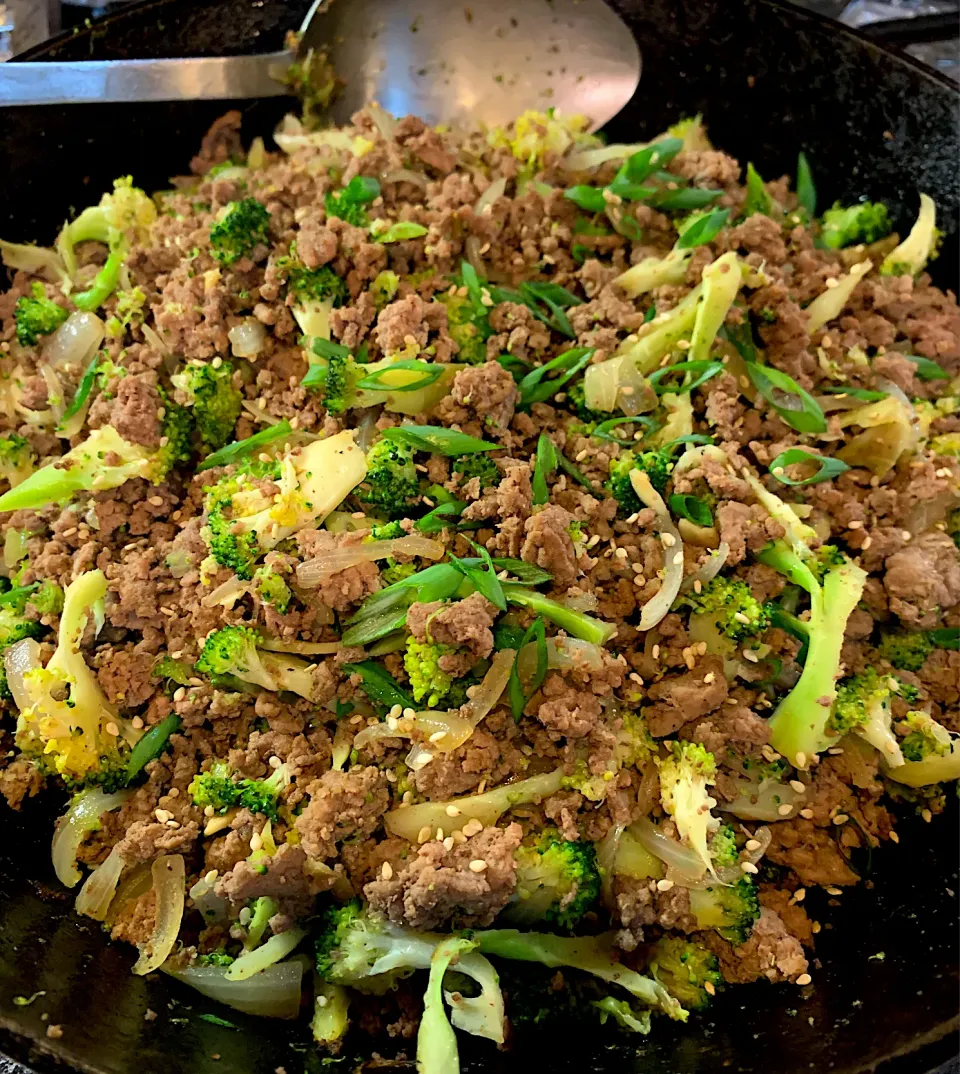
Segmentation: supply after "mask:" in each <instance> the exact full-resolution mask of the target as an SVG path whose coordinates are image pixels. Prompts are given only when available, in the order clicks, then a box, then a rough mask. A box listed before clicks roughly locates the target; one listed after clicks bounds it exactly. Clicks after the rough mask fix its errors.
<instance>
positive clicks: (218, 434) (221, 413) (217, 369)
mask: <svg viewBox="0 0 960 1074" xmlns="http://www.w3.org/2000/svg"><path fill="white" fill-rule="evenodd" d="M217 362H220V360H219V359H215V361H214V362H199V361H195V362H190V363H189V364H188V365H187V366H186V368H185V369H183V370H182V371H181V372H180V373H175V374H174V375H173V376H172V377H171V378H170V379H171V381H172V382H173V385H174V387H176V388H179V389H180V391H182V392H183V393H184V395H185V396H186V397H187V404H186V405H187V407H189V409H190V411H191V413H192V415H193V419H194V423H195V427H196V431H197V435H198V437H199V440H200V446H201V448H202V450H203V451H204V452H205V453H210V452H213V451H218V450H219V449H220V448H222V447H223V445H224V444H226V443H227V441H229V440H230V439H231V438H232V436H233V428H234V426H235V425H236V424H237V418H238V417H239V416H240V411H241V410H242V409H243V396H242V395H241V394H240V391H239V389H237V388H235V387H234V385H233V366H232V365H231V364H230V363H229V362H220V364H217Z"/></svg>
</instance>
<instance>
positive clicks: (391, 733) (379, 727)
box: [334, 719, 415, 754]
mask: <svg viewBox="0 0 960 1074" xmlns="http://www.w3.org/2000/svg"><path fill="white" fill-rule="evenodd" d="M414 726H415V724H414V721H413V720H409V719H405V720H403V721H402V727H401V724H400V722H398V723H397V726H396V727H391V725H390V724H388V723H386V722H384V723H371V724H367V726H366V727H364V728H362V729H361V730H360V731H358V732H357V734H356V736H355V738H354V739H353V748H354V749H356V750H362V749H363V748H364V746H369V745H370V743H371V742H378V741H379V740H380V739H384V738H411V737H412V736H413V728H414ZM334 745H336V740H334ZM345 748H346V750H347V753H348V754H349V752H350V741H349V739H347V740H346V742H345Z"/></svg>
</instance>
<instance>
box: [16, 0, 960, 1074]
mask: <svg viewBox="0 0 960 1074" xmlns="http://www.w3.org/2000/svg"><path fill="white" fill-rule="evenodd" d="M341 2H343V0H341ZM306 6H307V4H306V0H290V2H287V3H285V2H284V0H151V2H150V3H147V4H144V5H141V6H139V7H138V8H137V9H136V10H133V11H130V10H128V11H126V12H123V13H121V14H119V15H117V16H114V17H113V18H111V19H109V20H106V21H105V22H103V23H99V24H97V25H95V26H94V27H93V28H92V29H90V30H88V31H84V32H83V33H80V34H78V35H74V36H71V37H68V38H63V39H60V40H59V41H58V42H55V43H53V44H52V45H47V46H43V47H42V48H41V49H39V50H35V52H34V54H33V57H34V58H41V57H50V58H54V57H56V58H82V57H85V56H93V57H96V58H108V57H122V56H148V55H149V56H175V55H185V54H191V55H200V54H224V53H229V52H239V51H244V50H247V49H249V48H250V47H256V48H262V49H270V48H275V47H277V46H278V45H279V43H280V40H281V38H282V34H283V31H284V30H285V29H287V28H289V27H292V26H294V25H296V24H297V23H298V22H299V19H300V18H301V16H302V14H303V11H304V10H305V8H306ZM614 6H615V7H616V8H617V9H618V10H619V11H620V12H621V13H622V14H623V15H624V16H625V17H626V18H627V20H628V21H629V22H630V24H631V25H632V26H633V28H634V30H635V32H636V34H637V37H638V39H639V41H640V44H641V48H642V50H643V53H644V76H643V80H642V82H641V86H640V90H639V91H638V94H637V96H636V98H635V99H634V101H633V102H632V103H631V105H630V106H629V108H628V109H627V110H626V111H625V112H624V113H623V114H622V115H621V116H620V117H619V118H618V119H617V120H616V121H615V123H614V124H613V126H612V130H611V134H612V136H613V137H615V138H621V139H628V138H629V139H637V138H641V137H644V136H652V135H654V134H656V133H658V132H659V131H660V130H662V129H663V128H664V127H665V126H666V125H667V124H668V123H669V122H672V121H674V120H675V119H676V118H678V116H680V115H682V114H690V113H693V112H696V111H702V112H703V113H704V115H705V116H706V118H707V121H708V123H709V126H710V129H711V133H712V135H713V138H714V141H715V142H716V144H718V145H720V146H722V147H724V148H725V149H728V150H729V151H730V152H731V153H733V154H734V155H736V156H737V157H738V159H740V160H741V161H746V160H747V159H751V160H753V161H754V162H755V163H756V164H757V166H758V168H759V169H760V171H761V173H762V174H764V175H768V176H774V175H776V174H779V173H780V172H782V171H792V169H793V166H794V163H795V159H796V152H797V150H798V149H800V148H803V149H805V150H806V152H807V154H808V156H809V157H810V159H811V161H812V163H813V166H814V171H815V176H816V177H817V179H818V185H819V187H820V196H821V204H829V203H830V202H831V201H832V200H833V199H834V198H843V199H845V200H852V199H855V198H856V197H858V196H861V195H867V194H869V195H870V196H871V197H875V198H882V199H883V200H885V201H887V202H888V203H889V204H890V206H891V209H892V210H893V213H894V216H895V218H896V220H897V223H898V225H900V226H901V227H902V226H903V225H904V224H909V222H910V221H911V219H912V217H913V214H914V213H915V205H916V193H917V190H918V189H922V190H925V191H926V192H928V193H930V194H931V195H932V196H933V197H934V198H935V199H936V201H937V203H938V206H939V207H940V209H941V213H942V216H943V221H944V224H945V225H946V230H947V236H948V238H947V245H946V249H945V250H944V253H943V255H942V256H941V258H940V261H939V262H938V263H937V266H936V269H937V274H938V279H937V282H938V283H940V284H941V285H942V286H949V287H956V284H957V280H956V275H957V260H958V258H957V217H958V205H960V198H958V191H957V186H956V183H955V180H954V174H955V167H956V161H957V159H958V157H960V145H958V136H957V122H956V119H957V93H956V90H955V89H953V88H952V87H951V86H950V85H949V84H948V83H947V82H946V81H944V80H941V79H939V78H938V77H937V76H935V75H932V74H931V73H929V72H926V71H925V70H924V69H922V68H920V67H919V66H917V65H915V64H913V63H912V62H910V61H908V60H906V59H903V58H900V57H897V56H894V55H892V54H891V53H888V52H886V51H884V50H883V49H881V48H879V47H878V46H875V45H872V44H869V43H865V42H864V41H863V40H861V39H860V38H858V37H857V36H856V35H854V34H852V33H850V32H848V31H844V30H838V29H837V28H835V27H833V26H830V25H828V24H826V23H823V22H821V21H820V20H818V19H816V18H814V17H812V16H809V15H806V14H804V13H801V12H798V11H795V10H793V9H789V8H782V7H780V6H778V5H776V4H774V3H772V2H770V0H750V2H747V3H741V4H737V5H730V4H729V3H724V2H722V0H683V2H679V3H671V2H670V0H616V2H615V3H614ZM226 107H227V105H226V104H224V103H215V102H206V103H201V104H196V105H182V104H181V105H164V104H161V105H104V106H99V107H96V108H94V107H89V106H83V107H77V108H51V109H44V110H43V111H42V112H41V111H39V110H34V109H0V161H2V162H3V169H4V182H3V184H2V187H0V234H2V235H3V236H4V237H5V238H9V239H11V240H15V241H24V240H34V239H39V240H42V241H49V239H50V238H51V236H52V235H53V233H54V232H55V230H56V229H57V227H58V226H59V224H60V223H61V222H62V220H63V219H64V218H65V217H66V215H67V213H68V211H69V209H70V208H71V207H77V208H79V207H83V206H84V205H86V204H89V203H90V202H92V201H94V200H95V199H96V198H97V197H98V196H99V194H100V192H101V191H102V190H103V189H105V188H107V187H108V186H109V184H110V182H111V180H112V179H113V178H115V176H116V175H117V174H125V173H127V172H132V173H133V175H134V176H135V178H136V180H137V182H138V183H139V184H141V185H143V186H146V187H147V188H151V187H160V186H163V185H164V184H165V182H166V179H167V177H168V176H169V175H171V174H173V173H175V172H178V171H180V170H182V169H183V168H184V167H185V165H186V163H187V161H188V160H189V157H190V155H191V154H192V153H193V152H194V151H195V147H196V146H197V145H198V143H199V139H200V137H201V135H202V133H203V131H204V130H205V129H206V127H207V126H208V125H209V123H210V122H211V121H212V120H213V119H214V118H215V117H216V116H217V115H219V114H220V113H221V112H222V111H223V110H224V109H225V108H226ZM241 108H242V110H243V112H244V114H245V131H246V134H247V137H248V138H249V137H252V136H253V134H254V133H265V132H266V131H268V130H270V129H271V126H272V124H273V122H274V121H275V120H276V118H278V117H279V115H280V114H281V113H282V111H283V110H284V102H282V101H269V102H253V103H251V102H246V103H244V104H242V105H241ZM891 135H892V137H891ZM952 805H953V808H952V809H951V811H950V816H949V817H945V818H941V819H940V820H939V822H938V823H936V824H935V825H934V826H933V827H928V826H926V825H924V824H923V823H921V822H920V821H918V820H911V821H908V822H906V823H904V824H903V825H902V827H901V829H900V831H901V839H902V842H901V844H900V845H899V846H892V845H890V846H887V847H885V848H884V849H883V851H882V852H881V853H879V854H877V855H876V856H875V858H874V861H873V863H872V864H873V870H872V871H871V872H870V880H871V883H872V884H873V888H872V890H868V888H867V886H866V885H861V886H860V887H859V888H858V889H857V890H856V891H853V892H851V893H849V894H847V895H844V896H843V897H842V899H840V900H839V902H840V904H841V905H839V906H837V907H835V908H832V909H828V907H827V906H826V904H825V897H824V896H823V895H822V894H818V895H816V896H814V895H811V897H810V902H811V910H812V916H814V917H816V918H818V919H820V920H827V919H829V921H830V923H831V924H832V926H833V927H832V928H830V927H827V928H825V931H824V932H823V933H822V934H821V943H820V946H819V948H818V952H817V955H818V957H819V958H820V959H821V960H822V962H823V965H824V968H823V969H822V970H819V969H816V970H815V988H814V990H813V991H812V992H811V994H810V995H804V994H803V993H802V992H801V990H793V989H790V988H789V987H780V988H777V989H773V988H766V987H763V986H760V985H755V986H752V987H750V988H736V989H731V990H728V992H727V993H726V994H725V995H723V996H721V997H720V999H719V1000H718V1002H717V1003H716V1004H715V1005H714V1006H713V1008H712V1009H711V1012H710V1016H709V1017H708V1018H707V1019H706V1020H705V1021H700V1022H697V1023H695V1024H694V1025H692V1026H691V1027H690V1028H689V1029H682V1030H677V1029H675V1027H673V1026H672V1025H669V1024H663V1023H661V1024H658V1025H657V1027H656V1032H655V1033H654V1034H653V1035H652V1037H651V1038H650V1039H649V1040H648V1041H647V1042H645V1043H644V1044H643V1046H642V1047H641V1048H640V1050H639V1052H637V1051H636V1049H635V1048H633V1047H630V1048H629V1049H627V1048H623V1047H618V1048H608V1047H605V1046H601V1045H600V1044H599V1043H598V1040H599V1038H592V1037H590V1038H585V1037H584V1036H583V1035H580V1036H571V1037H563V1038H562V1039H561V1038H559V1037H557V1036H556V1035H555V1034H546V1033H544V1034H543V1035H541V1036H539V1037H537V1036H531V1037H529V1038H525V1039H523V1040H521V1041H520V1042H518V1045H517V1047H516V1049H515V1050H514V1051H513V1052H512V1053H510V1054H506V1055H502V1054H498V1053H496V1052H495V1051H494V1050H493V1049H492V1048H490V1049H487V1048H476V1049H471V1048H470V1047H469V1044H470V1042H467V1041H464V1042H463V1048H462V1054H463V1058H464V1068H465V1070H476V1071H479V1070H481V1069H482V1070H484V1071H486V1072H489V1074H498V1072H503V1074H510V1072H512V1071H516V1070H525V1069H529V1068H531V1067H537V1066H540V1065H541V1064H542V1065H545V1066H549V1067H550V1068H552V1069H553V1070H555V1071H558V1072H564V1071H570V1072H571V1074H573V1072H574V1071H576V1072H579V1074H584V1072H586V1071H594V1072H596V1074H612V1072H613V1071H618V1072H620V1071H624V1072H628V1071H631V1070H637V1071H639V1070H643V1071H645V1072H649V1074H668V1072H669V1074H687V1072H692V1071H697V1072H699V1074H720V1072H721V1071H730V1072H738V1074H755V1072H756V1074H759V1072H760V1071H764V1072H777V1074H800V1072H801V1071H816V1072H827V1071H836V1072H838V1074H853V1072H855V1071H861V1070H870V1069H873V1068H874V1067H875V1065H876V1064H877V1063H878V1062H881V1061H883V1060H887V1059H890V1057H894V1056H898V1055H901V1054H902V1053H906V1052H909V1051H911V1050H914V1049H919V1050H916V1051H914V1052H913V1054H912V1055H909V1056H905V1057H904V1058H901V1059H899V1060H896V1059H894V1060H892V1061H891V1062H889V1063H884V1064H883V1066H882V1069H883V1071H884V1072H885V1074H907V1072H910V1074H913V1072H917V1074H919V1072H922V1071H927V1070H929V1069H930V1068H932V1067H934V1066H936V1065H937V1064H938V1063H939V1062H941V1061H943V1060H944V1059H946V1058H947V1057H948V1056H950V1055H951V1054H954V1053H955V1051H956V1038H955V1033H956V1023H957V1019H956V1009H957V1002H956V999H957V979H956V950H957V946H958V922H957V913H956V895H955V892H956V890H957V864H958V863H957V840H956V815H957V810H956V803H955V802H954V803H952ZM51 820H52V816H51V814H49V813H48V812H47V811H46V809H45V808H44V807H39V808H37V807H34V808H32V809H29V810H28V811H26V812H25V813H24V815H23V817H22V818H13V817H12V816H11V815H9V814H7V823H6V825H5V835H6V839H5V840H4V842H3V845H2V848H0V906H2V910H0V913H2V918H0V922H2V923H0V1047H2V1048H3V1050H4V1051H6V1052H7V1053H8V1054H10V1055H13V1056H16V1057H17V1058H20V1059H27V1060H29V1062H31V1064H32V1065H33V1066H34V1067H35V1069H36V1070H38V1071H44V1072H45V1071H53V1070H61V1071H62V1070H64V1066H63V1065H61V1063H60V1062H58V1061H57V1059H56V1058H54V1057H53V1056H51V1055H49V1054H47V1048H48V1041H47V1040H46V1037H45V1027H46V1023H45V1022H43V1021H42V1020H41V1015H42V1014H43V1013H48V1014H49V1022H51V1023H63V1024H64V1026H65V1035H64V1037H63V1039H62V1040H60V1041H58V1042H57V1044H56V1048H55V1055H56V1056H57V1057H60V1058H61V1059H62V1060H65V1061H66V1063H67V1066H68V1068H69V1069H75V1070H85V1071H90V1072H91V1074H129V1072H131V1071H135V1070H138V1069H139V1070H143V1071H146V1072H150V1074H152V1072H154V1071H157V1072H159V1071H163V1072H164V1074H167V1072H169V1074H188V1072H189V1074H207V1072H210V1074H213V1072H220V1074H235V1072H243V1074H272V1072H273V1071H275V1070H276V1068H277V1067H280V1066H282V1067H284V1068H285V1069H286V1071H287V1072H288V1074H294V1072H299V1071H300V1070H301V1069H303V1068H304V1066H305V1065H306V1069H307V1070H308V1071H310V1070H316V1071H319V1070H321V1069H325V1068H322V1067H321V1066H320V1065H319V1063H318V1062H317V1061H316V1059H311V1058H310V1056H309V1053H307V1054H306V1055H305V1054H304V1052H303V1047H304V1045H305V1043H306V1040H305V1037H304V1036H303V1035H302V1034H301V1033H300V1031H299V1029H298V1030H292V1028H291V1027H289V1026H287V1025H285V1024H268V1023H265V1022H263V1021H260V1020H255V1019H245V1018H244V1017H243V1016H241V1015H230V1018H231V1020H232V1021H235V1022H236V1024H237V1025H238V1026H241V1027H242V1028H243V1030H244V1032H243V1033H242V1034H240V1033H237V1032H234V1031H232V1030H230V1029H226V1028H222V1027H219V1026H216V1025H212V1024H210V1023H207V1022H204V1021H202V1020H198V1019H197V1018H196V1014H197V1013H200V1012H203V1011H211V1012H214V1011H215V1012H217V1013H219V1014H220V1015H221V1016H222V1015H223V1014H224V1013H225V1012H224V1011H223V1009H222V1008H217V1007H215V1006H214V1005H212V1004H208V1003H206V1001H203V1000H201V999H200V998H199V997H194V995H193V994H192V993H188V992H187V991H185V990H182V989H180V988H178V987H175V986H172V985H170V984H168V983H167V982H166V981H165V980H159V981H156V982H150V981H142V980H140V979H138V978H134V977H132V976H130V974H129V967H130V965H131V964H132V955H131V953H130V951H129V949H127V948H123V947H119V946H112V945H109V944H107V943H106V942H105V941H104V938H103V936H102V934H101V933H100V931H99V930H98V929H97V928H96V927H95V926H94V925H93V923H88V922H83V921H80V920H78V919H76V918H75V917H74V916H73V914H72V911H71V902H72V898H67V897H66V896H65V895H64V893H63V892H62V890H60V889H59V888H58V887H57V885H56V883H55V882H54V880H53V877H52V873H51V870H50V865H49V855H48V849H47V848H48V846H49V838H50V832H51ZM857 864H858V866H859V868H860V869H861V871H864V872H865V871H866V870H867V868H868V865H867V863H866V862H865V861H863V860H860V861H858V863H857ZM834 901H837V900H834ZM879 952H883V953H884V957H883V958H882V959H879V958H873V959H871V958H870V956H871V955H877V954H878V953H879ZM37 990H45V991H46V993H47V994H46V995H45V996H43V997H41V998H40V999H38V1000H37V1001H36V1002H35V1003H34V1004H33V1005H31V1006H29V1007H17V1006H16V1005H14V1003H13V997H14V996H16V995H27V996H29V995H31V994H32V993H33V992H35V991H37ZM171 1004H173V1005H172V1006H171ZM148 1007H149V1008H151V1009H153V1010H154V1011H156V1012H158V1014H159V1018H158V1019H157V1020H156V1021H155V1022H152V1023H145V1022H144V1021H143V1013H144V1011H145V1010H146V1008H148ZM171 1018H174V1019H184V1021H176V1022H173V1023H171V1021H170V1019H171ZM603 1039H604V1040H607V1039H609V1038H608V1037H607V1036H606V1035H605V1036H604V1038H603ZM32 1041H40V1042H41V1045H40V1047H39V1048H38V1047H34V1045H33V1044H32V1043H31V1042H32ZM378 1047H379V1049H380V1051H381V1053H382V1054H386V1055H390V1054H393V1052H394V1051H395V1050H396V1046H395V1045H393V1046H391V1044H390V1042H378ZM213 1056H217V1058H216V1059H215V1058H213ZM343 1068H345V1069H352V1068H353V1067H352V1064H349V1063H345V1064H344V1067H343Z"/></svg>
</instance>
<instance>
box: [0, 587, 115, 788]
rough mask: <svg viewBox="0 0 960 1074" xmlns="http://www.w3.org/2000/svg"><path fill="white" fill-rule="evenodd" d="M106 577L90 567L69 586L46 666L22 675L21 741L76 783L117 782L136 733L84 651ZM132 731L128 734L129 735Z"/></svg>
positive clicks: (19, 740)
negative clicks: (24, 700)
mask: <svg viewBox="0 0 960 1074" xmlns="http://www.w3.org/2000/svg"><path fill="white" fill-rule="evenodd" d="M106 592H107V580H106V578H105V576H104V574H103V572H102V571H99V570H95V571H87V572H86V573H85V574H81V575H80V576H79V577H77V578H76V579H75V580H74V581H73V582H71V583H70V585H69V586H68V587H67V591H66V593H65V594H64V605H63V614H62V615H61V617H60V631H59V635H58V638H57V648H56V651H55V652H54V654H53V656H52V657H51V658H50V660H49V662H48V663H47V666H46V667H34V668H32V669H31V670H30V671H27V672H26V674H25V675H24V676H23V690H24V692H25V694H26V697H27V698H28V699H29V702H30V703H29V704H28V705H26V706H23V707H21V708H20V716H19V719H18V721H17V744H18V745H19V746H20V748H21V749H22V750H23V751H24V752H25V753H31V754H42V755H43V757H44V760H45V761H47V762H52V764H53V767H54V768H55V770H56V772H57V773H58V774H59V775H60V776H62V777H63V778H64V779H65V780H68V781H71V782H72V783H73V784H74V785H78V786H79V785H85V784H88V783H90V784H92V783H97V784H99V785H102V786H114V787H115V786H117V785H119V784H120V783H121V782H122V781H123V780H122V773H123V772H124V771H125V768H126V756H127V754H128V753H129V750H128V746H127V742H128V741H129V740H130V737H135V732H130V730H129V729H128V728H127V727H126V725H125V723H124V721H123V720H121V719H120V717H119V716H118V715H117V710H116V709H115V708H114V706H113V705H111V704H110V702H109V701H108V700H107V698H106V696H105V695H104V693H103V691H102V690H101V689H100V684H99V683H98V681H97V676H96V674H95V673H94V672H93V671H91V669H90V668H89V667H88V666H87V663H86V661H85V660H84V657H83V654H82V652H81V651H80V642H81V640H82V638H83V635H84V631H85V630H86V626H87V622H88V621H89V620H90V618H91V617H95V616H97V615H98V614H101V615H102V611H98V609H100V608H101V607H102V601H103V599H104V596H105V595H106ZM128 736H129V737H128Z"/></svg>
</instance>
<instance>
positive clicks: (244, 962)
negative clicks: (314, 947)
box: [224, 927, 307, 981]
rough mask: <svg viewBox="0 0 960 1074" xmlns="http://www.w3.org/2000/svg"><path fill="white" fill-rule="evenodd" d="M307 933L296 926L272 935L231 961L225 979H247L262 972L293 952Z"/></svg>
mask: <svg viewBox="0 0 960 1074" xmlns="http://www.w3.org/2000/svg"><path fill="white" fill-rule="evenodd" d="M306 935H307V930H306V929H301V928H297V927H294V928H292V929H287V931H286V932H281V933H278V934H277V935H276V936H271V937H270V939H269V940H267V942H266V943H264V944H261V945H260V946H259V947H255V948H254V949H253V950H252V951H245V952H244V953H243V954H242V955H241V956H240V957H239V958H238V959H237V960H236V961H234V962H231V963H230V965H229V966H228V967H227V972H226V973H225V974H224V977H225V979H226V980H228V981H246V980H248V979H249V978H251V977H253V976H254V974H257V973H262V972H263V971H264V970H266V969H269V967H270V966H273V965H275V964H276V963H277V962H279V961H280V960H281V959H284V958H286V957H287V955H289V954H291V953H292V951H293V949H294V948H295V947H296V946H297V944H299V943H300V941H301V940H302V939H303V938H304V936H306Z"/></svg>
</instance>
